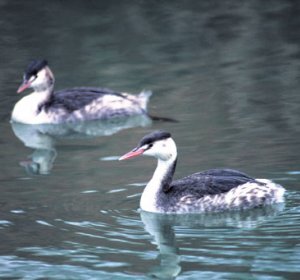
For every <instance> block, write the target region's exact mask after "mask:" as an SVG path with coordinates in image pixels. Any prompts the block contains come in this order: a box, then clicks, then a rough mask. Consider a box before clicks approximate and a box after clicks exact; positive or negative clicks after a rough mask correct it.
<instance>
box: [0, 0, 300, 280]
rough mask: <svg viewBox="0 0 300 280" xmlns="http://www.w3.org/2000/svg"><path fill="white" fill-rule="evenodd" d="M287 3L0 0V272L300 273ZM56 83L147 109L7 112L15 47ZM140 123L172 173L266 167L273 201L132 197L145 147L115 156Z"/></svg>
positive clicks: (144, 167)
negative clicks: (161, 135)
mask: <svg viewBox="0 0 300 280" xmlns="http://www.w3.org/2000/svg"><path fill="white" fill-rule="evenodd" d="M299 12H300V3H299V2H297V3H296V1H280V0H278V1H258V0H254V1H198V0H197V1H192V0H191V1H146V0H145V1H143V0H139V1H138V0H132V1H6V0H1V1H0V26H1V28H0V38H1V44H0V52H1V62H0V85H1V98H0V102H1V104H0V105H1V106H0V121H1V123H0V126H1V128H0V129H1V133H0V155H1V172H0V180H1V184H0V187H1V197H0V207H1V211H0V238H1V239H0V241H1V242H0V278H1V279H147V278H151V277H156V278H159V279H175V278H176V279H268V280H270V279H272V280H273V279H274V280H282V279H299V275H300V243H299V238H300V206H299V205H300V204H299V203H300V157H299V151H300V94H299V89H300V35H299V34H300V33H299V28H300V17H299ZM34 58H46V59H48V61H49V63H50V66H51V68H52V70H53V72H54V74H55V76H56V88H57V89H62V88H64V87H72V86H102V87H108V88H112V89H114V90H118V91H127V92H133V93H138V92H139V91H141V90H143V89H149V90H152V91H153V96H152V98H151V100H150V103H149V111H150V113H151V114H152V115H158V116H164V117H170V118H175V119H177V120H178V122H177V123H172V122H162V121H155V122H151V121H149V120H147V119H142V120H141V119H139V118H137V119H131V120H125V121H122V122H119V121H114V122H112V123H100V122H92V123H90V124H86V125H78V126H74V127H49V126H48V127H45V126H40V127H34V126H33V127H32V126H24V125H12V124H11V123H10V122H9V120H10V113H11V110H12V108H13V106H14V104H15V102H17V100H19V98H20V96H19V95H17V94H16V89H17V88H18V86H19V84H20V82H21V80H22V75H23V70H24V68H25V66H26V65H27V63H28V61H29V60H31V59H34ZM155 129H165V130H168V131H170V132H171V133H172V134H173V136H174V138H175V140H176V142H177V145H178V151H179V162H178V167H177V172H176V177H181V176H184V175H187V174H190V173H193V172H197V171H200V170H205V169H208V168H213V167H231V168H236V169H239V170H241V171H244V172H246V173H249V174H251V175H253V176H255V177H260V178H270V179H273V180H275V181H276V182H277V183H279V184H282V185H283V186H284V187H285V188H286V189H287V196H286V203H285V205H277V206H274V207H271V208H266V209H255V210H251V211H246V212H237V213H219V214H210V215H200V214H199V215H179V216H176V215H175V216H174V215H154V214H149V213H143V212H142V213H141V212H140V211H139V210H138V205H139V199H140V195H141V192H142V191H143V187H144V185H145V183H146V182H147V181H148V180H149V178H150V177H151V175H152V172H153V171H154V168H155V164H156V163H155V160H154V159H151V158H145V157H141V158H137V159H133V160H130V161H126V162H119V161H117V160H116V159H117V158H118V156H120V155H122V154H124V153H125V152H127V151H129V150H130V149H131V148H133V147H134V146H135V145H136V143H137V142H138V141H139V139H140V138H141V137H142V136H144V135H145V134H146V133H148V132H150V131H152V130H155Z"/></svg>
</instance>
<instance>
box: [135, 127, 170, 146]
mask: <svg viewBox="0 0 300 280" xmlns="http://www.w3.org/2000/svg"><path fill="white" fill-rule="evenodd" d="M170 137H171V133H169V132H167V131H163V130H156V131H154V132H151V133H149V134H147V135H146V136H144V137H143V138H142V139H141V141H140V143H139V147H142V146H144V145H149V144H151V143H153V142H156V141H160V140H164V139H167V138H170Z"/></svg>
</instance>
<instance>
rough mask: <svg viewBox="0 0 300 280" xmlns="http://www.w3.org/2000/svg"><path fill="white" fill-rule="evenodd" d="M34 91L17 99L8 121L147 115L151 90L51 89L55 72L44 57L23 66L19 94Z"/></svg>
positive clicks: (38, 122)
mask: <svg viewBox="0 0 300 280" xmlns="http://www.w3.org/2000/svg"><path fill="white" fill-rule="evenodd" d="M27 88H32V89H33V90H34V91H33V92H32V93H31V94H29V95H27V96H25V97H23V98H22V99H21V100H19V101H18V102H17V103H16V105H15V106H14V109H13V111H12V115H11V120H12V121H14V122H19V123H25V124H59V123H67V122H76V121H88V120H95V119H102V120H106V119H110V118H113V117H121V118H122V117H129V116H133V115H147V103H148V100H149V97H150V96H151V92H150V91H142V92H141V93H140V94H139V95H132V94H128V93H119V92H115V91H113V90H110V89H106V88H96V87H75V88H70V89H64V90H60V91H56V92H54V90H53V88H54V75H53V73H52V71H51V69H50V68H49V66H48V62H47V61H46V60H34V61H32V62H31V63H30V64H29V65H28V66H27V68H26V70H25V73H24V78H23V83H22V84H21V86H20V87H19V89H18V91H17V92H18V93H20V92H22V91H24V90H26V89H27Z"/></svg>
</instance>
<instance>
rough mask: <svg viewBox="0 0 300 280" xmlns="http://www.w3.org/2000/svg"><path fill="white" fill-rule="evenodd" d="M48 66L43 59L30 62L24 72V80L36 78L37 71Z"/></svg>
mask: <svg viewBox="0 0 300 280" xmlns="http://www.w3.org/2000/svg"><path fill="white" fill-rule="evenodd" d="M47 65H48V61H47V60H45V59H37V60H32V61H31V62H30V63H29V64H28V66H27V68H26V69H25V72H24V80H29V79H30V78H31V77H32V76H36V75H37V73H38V72H39V71H41V70H42V69H43V68H44V67H46V66H47Z"/></svg>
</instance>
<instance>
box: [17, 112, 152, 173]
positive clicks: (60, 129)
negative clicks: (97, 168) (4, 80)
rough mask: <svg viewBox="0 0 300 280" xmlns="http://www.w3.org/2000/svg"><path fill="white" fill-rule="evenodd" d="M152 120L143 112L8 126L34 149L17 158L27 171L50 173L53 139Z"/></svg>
mask: <svg viewBox="0 0 300 280" xmlns="http://www.w3.org/2000/svg"><path fill="white" fill-rule="evenodd" d="M151 123H152V120H151V119H150V118H149V117H148V116H146V115H139V116H131V117H127V118H114V119H110V120H105V121H99V120H95V121H89V122H77V123H66V124H54V125H52V124H42V125H28V124H21V123H16V122H11V126H12V130H13V132H14V134H15V136H16V137H17V138H19V139H20V140H21V141H22V142H23V144H24V145H25V146H26V147H29V148H32V149H34V152H33V153H32V154H31V155H30V156H29V157H28V160H23V161H20V165H21V166H23V167H24V168H25V170H26V172H27V173H28V174H29V175H46V174H50V172H51V170H52V168H53V164H54V161H55V159H56V156H57V150H56V147H55V146H56V145H55V143H56V140H57V139H60V138H64V139H74V138H91V137H97V136H109V135H112V134H115V133H117V132H119V131H121V130H123V129H128V128H132V127H138V126H141V127H145V126H149V125H151Z"/></svg>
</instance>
